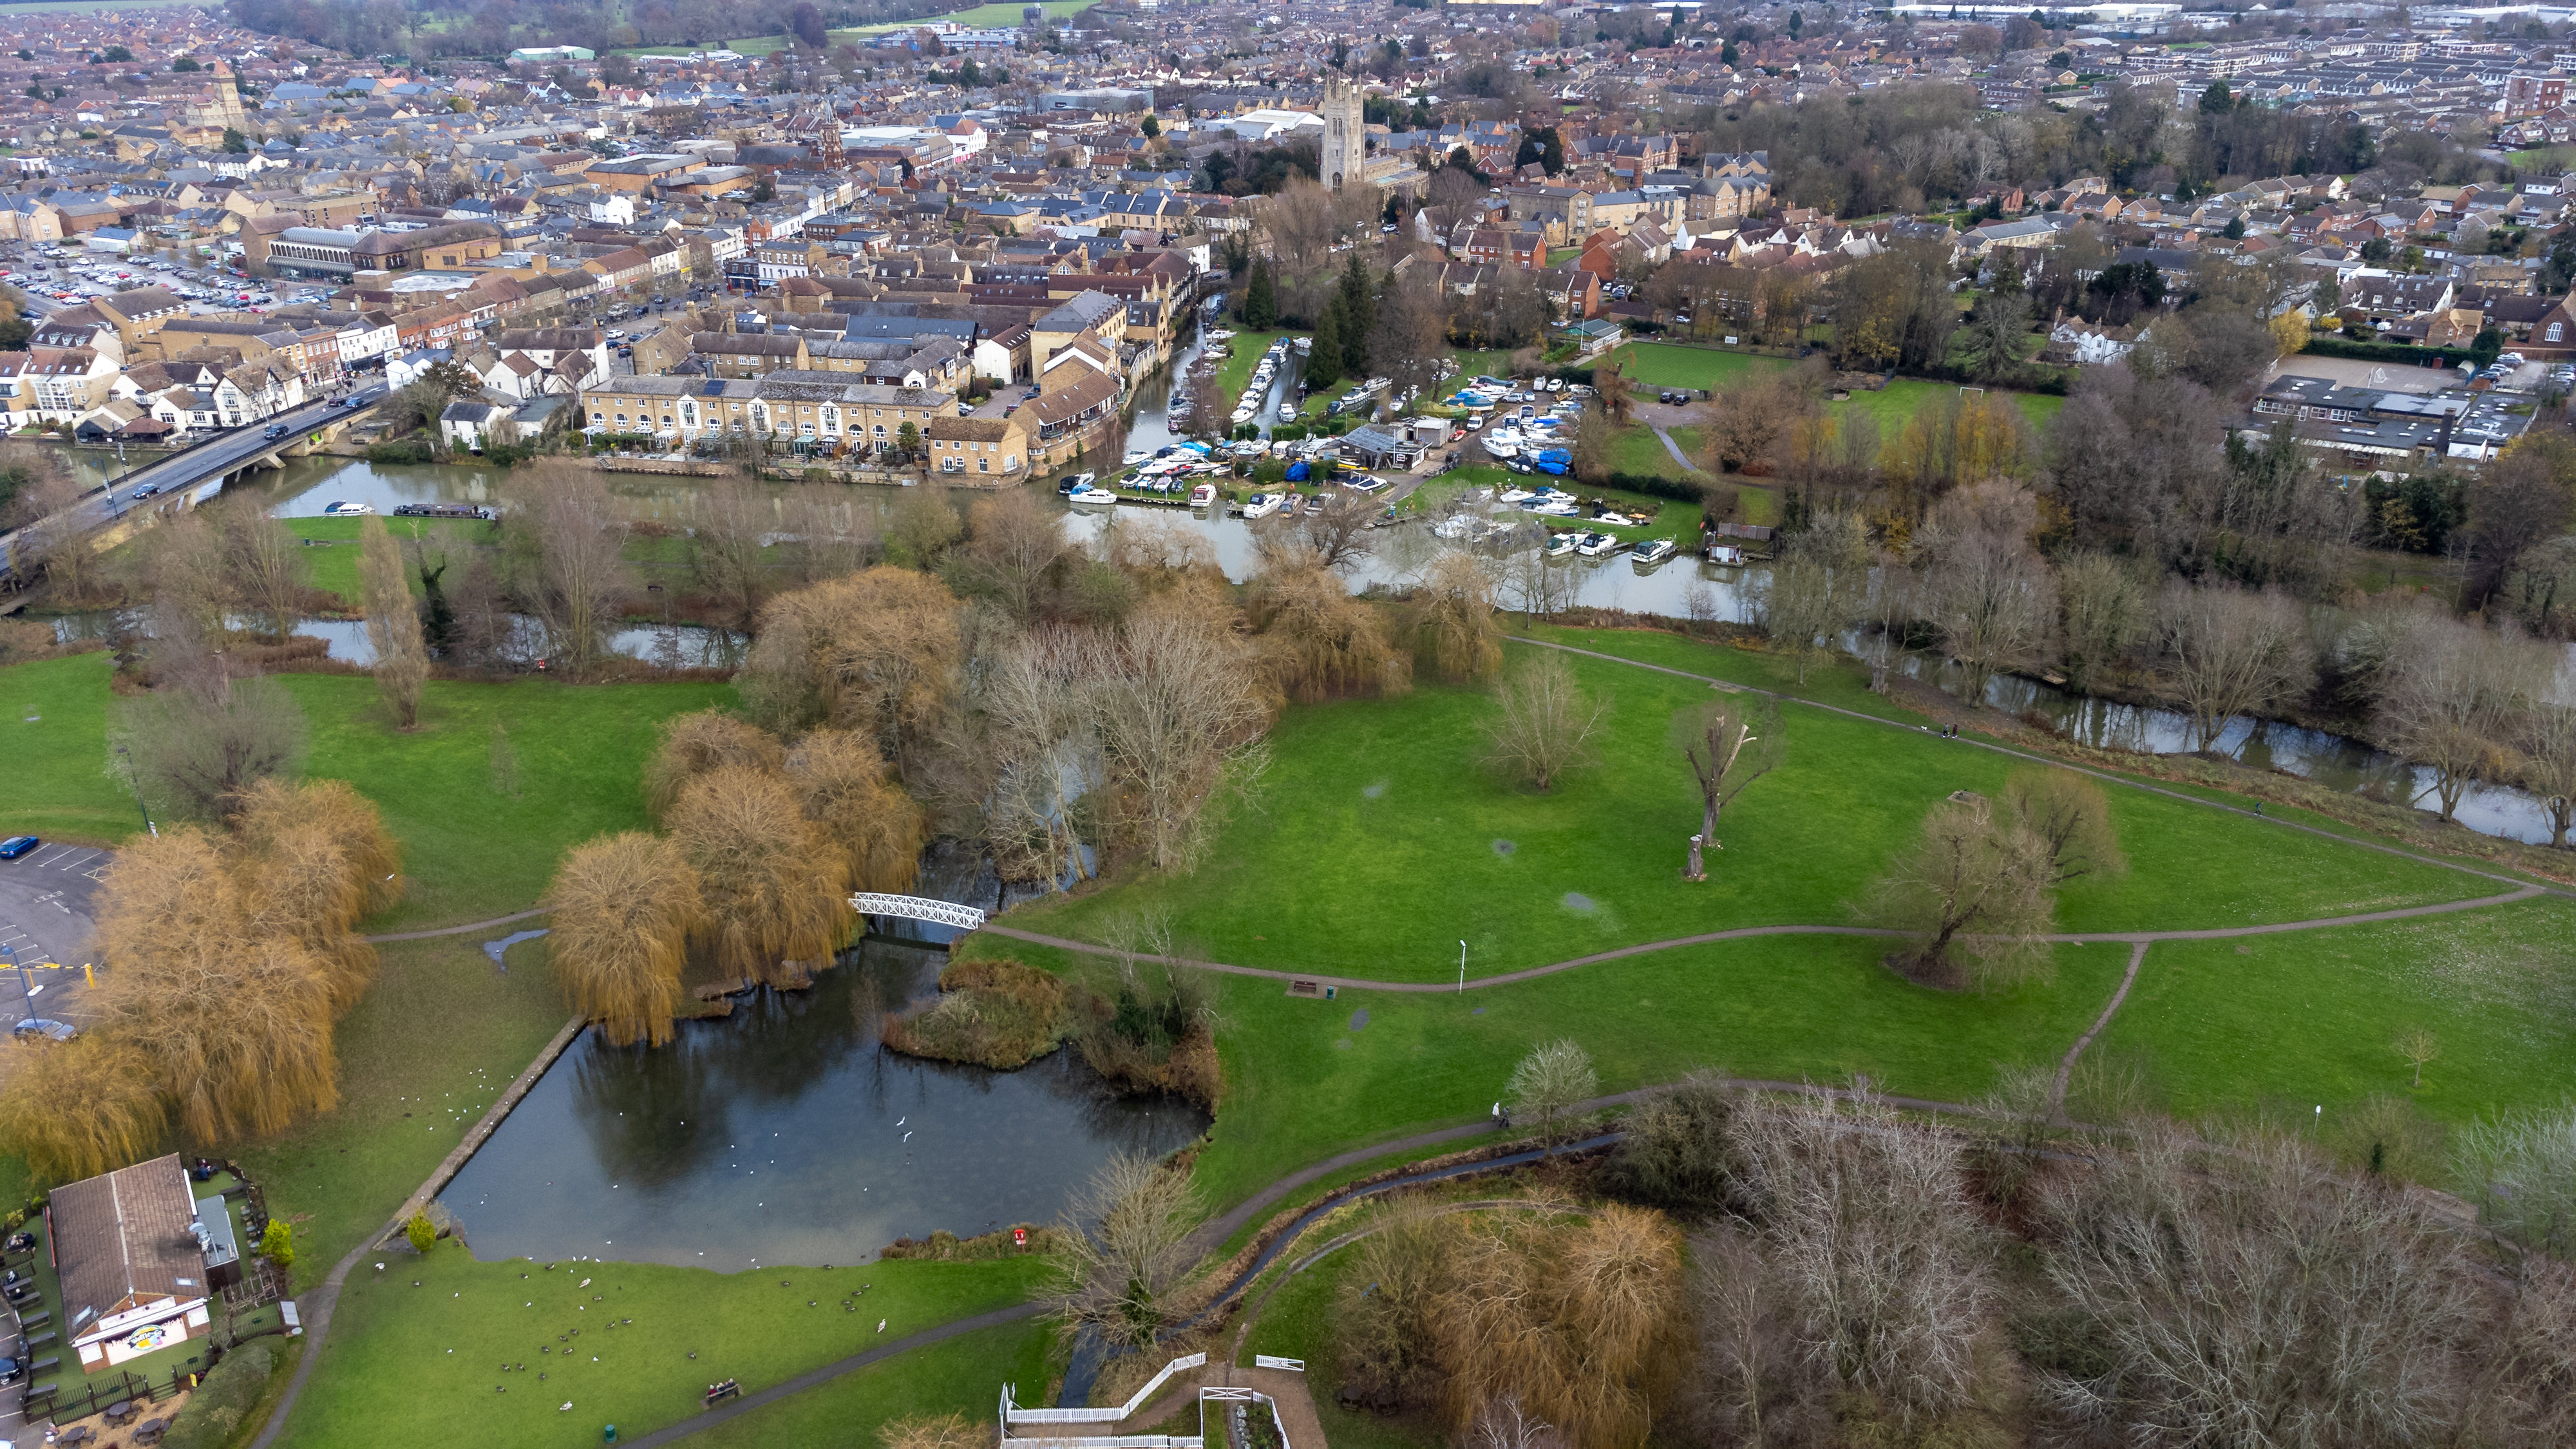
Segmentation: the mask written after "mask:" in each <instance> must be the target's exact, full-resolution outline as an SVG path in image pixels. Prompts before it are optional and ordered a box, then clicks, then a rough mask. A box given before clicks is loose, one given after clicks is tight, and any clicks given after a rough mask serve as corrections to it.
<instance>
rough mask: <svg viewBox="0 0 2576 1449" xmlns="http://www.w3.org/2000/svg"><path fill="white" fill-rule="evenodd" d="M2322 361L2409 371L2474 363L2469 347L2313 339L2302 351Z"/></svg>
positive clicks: (2330, 338)
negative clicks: (2428, 364) (2432, 363)
mask: <svg viewBox="0 0 2576 1449" xmlns="http://www.w3.org/2000/svg"><path fill="white" fill-rule="evenodd" d="M2299 350H2300V351H2301V352H2306V353H2312V354H2314V355H2315V356H2318V357H2349V358H2352V359H2354V360H2356V361H2360V362H2394V363H2397V364H2399V365H2401V366H2405V367H2422V366H2423V365H2424V362H2425V359H2427V358H2440V359H2441V361H2442V365H2443V366H2445V367H2451V366H2456V365H2458V364H2460V363H2463V362H2471V361H2475V360H2476V359H2475V358H2473V357H2472V356H2471V355H2470V353H2469V349H2467V348H2465V347H2415V346H2411V345H2408V344H2405V343H2396V342H2354V341H2352V340H2351V339H2349V338H2344V337H2311V338H2309V339H2308V345H2307V346H2305V347H2302V348H2300V349H2299Z"/></svg>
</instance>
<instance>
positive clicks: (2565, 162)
mask: <svg viewBox="0 0 2576 1449" xmlns="http://www.w3.org/2000/svg"><path fill="white" fill-rule="evenodd" d="M37 8H39V9H43V8H48V7H42V6H39V7H37ZM2505 154H2506V155H2508V156H2510V157H2512V158H2513V165H2514V169H2515V170H2517V171H2548V172H2552V173H2556V172H2563V171H2566V170H2568V169H2569V168H2570V167H2576V146H2537V147H2534V148H2532V149H2530V150H2528V151H2508V152H2506V153H2505Z"/></svg>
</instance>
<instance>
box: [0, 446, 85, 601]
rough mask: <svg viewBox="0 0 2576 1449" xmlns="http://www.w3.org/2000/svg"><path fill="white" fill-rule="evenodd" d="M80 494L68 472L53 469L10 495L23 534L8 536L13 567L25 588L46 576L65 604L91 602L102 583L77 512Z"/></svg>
mask: <svg viewBox="0 0 2576 1449" xmlns="http://www.w3.org/2000/svg"><path fill="white" fill-rule="evenodd" d="M47 456H48V457H51V456H52V455H51V454H50V453H49V454H47ZM80 497H81V487H80V485H79V484H78V483H76V482H74V481H73V480H72V477H71V475H70V473H69V472H68V471H55V470H48V471H47V472H46V473H44V474H43V475H42V476H39V477H37V478H36V479H34V480H33V481H31V482H29V483H26V484H24V485H22V486H21V487H20V488H19V490H18V494H17V497H16V498H14V499H13V500H11V510H12V513H13V516H14V518H15V520H16V521H15V522H13V523H12V524H11V526H12V527H14V528H17V529H18V533H17V535H16V536H15V537H13V538H11V539H10V540H9V568H10V572H11V574H12V575H13V576H14V577H15V579H16V580H17V582H18V584H19V586H20V587H24V586H25V585H26V583H27V581H29V580H31V579H34V578H37V577H42V578H43V579H44V580H45V582H46V584H47V585H48V586H49V587H50V588H51V589H52V590H53V592H54V597H55V599H56V600H57V601H58V602H60V603H63V604H73V605H77V604H82V603H86V602H88V601H89V600H90V598H91V596H92V594H93V592H94V591H95V589H96V587H97V572H98V570H97V564H98V551H97V550H96V549H95V548H93V547H92V546H91V544H90V538H89V529H88V527H87V526H86V525H85V523H84V522H83V520H81V519H80V518H79V517H77V516H75V515H74V513H73V511H72V510H73V508H74V506H75V505H76V504H78V503H79V502H80Z"/></svg>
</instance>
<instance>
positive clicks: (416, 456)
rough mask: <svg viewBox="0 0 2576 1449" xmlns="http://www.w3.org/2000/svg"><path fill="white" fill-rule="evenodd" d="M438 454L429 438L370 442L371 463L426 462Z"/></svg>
mask: <svg viewBox="0 0 2576 1449" xmlns="http://www.w3.org/2000/svg"><path fill="white" fill-rule="evenodd" d="M436 456H437V450H436V449H434V448H432V447H431V446H430V444H429V440H428V439H427V438H398V439H396V440H394V441H393V442H390V443H369V444H368V445H367V461H368V462H370V463H426V462H428V461H430V460H431V459H432V458H434V457H436Z"/></svg>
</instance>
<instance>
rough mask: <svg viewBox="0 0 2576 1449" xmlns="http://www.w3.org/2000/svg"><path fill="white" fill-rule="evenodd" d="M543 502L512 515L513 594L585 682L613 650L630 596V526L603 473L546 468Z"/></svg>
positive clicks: (566, 466) (538, 485) (539, 487)
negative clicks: (621, 605) (620, 610)
mask: <svg viewBox="0 0 2576 1449" xmlns="http://www.w3.org/2000/svg"><path fill="white" fill-rule="evenodd" d="M536 466H537V468H538V471H539V473H540V474H541V476H540V477H539V478H537V479H536V480H534V482H533V487H532V491H533V494H534V497H535V500H536V501H535V502H534V503H533V504H532V505H531V506H530V507H528V508H526V509H524V510H522V511H520V512H518V513H513V514H511V515H509V518H510V523H509V525H508V527H509V529H510V537H509V542H510V553H511V556H512V564H513V568H512V579H511V585H512V592H513V593H514V594H515V595H516V596H517V598H518V600H519V603H520V606H521V607H522V608H524V609H526V610H527V611H528V612H529V613H530V614H532V615H534V616H535V617H536V619H537V621H538V623H539V624H540V625H542V626H543V627H544V629H545V633H546V643H547V649H548V651H549V653H551V654H552V655H553V657H554V658H555V659H557V660H558V661H560V662H561V663H562V665H563V668H564V672H565V673H567V674H569V675H571V676H572V677H574V678H580V677H582V676H583V675H585V674H587V673H588V672H589V671H590V668H591V666H592V665H594V664H596V663H597V662H598V661H599V660H600V658H601V657H602V656H603V655H605V654H606V653H607V650H608V633H609V631H610V630H611V629H613V628H615V627H616V624H617V604H618V600H619V599H620V597H622V596H623V594H624V593H625V590H626V582H627V579H626V564H625V561H624V559H623V558H622V557H620V551H621V550H622V549H623V548H624V546H625V541H626V519H625V516H624V514H623V513H622V512H621V511H620V510H619V508H618V506H617V502H616V500H615V499H614V498H612V497H610V496H609V492H608V485H607V484H605V483H603V482H601V481H600V477H599V475H598V474H597V473H595V472H593V471H591V470H590V469H588V468H585V467H582V466H580V465H578V464H575V463H570V462H553V463H543V462H541V463H539V464H537V465H536Z"/></svg>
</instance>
